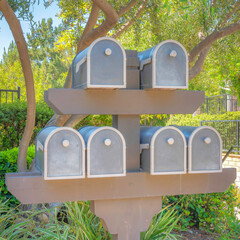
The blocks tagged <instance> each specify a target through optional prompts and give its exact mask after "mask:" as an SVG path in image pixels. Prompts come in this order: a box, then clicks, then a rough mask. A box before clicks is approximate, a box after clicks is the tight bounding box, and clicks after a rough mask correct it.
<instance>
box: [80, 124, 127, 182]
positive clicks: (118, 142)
mask: <svg viewBox="0 0 240 240" xmlns="http://www.w3.org/2000/svg"><path fill="white" fill-rule="evenodd" d="M79 133H80V134H81V135H82V136H83V138H84V140H85V143H86V146H87V176H88V177H89V178H97V177H118V176H126V143H125V139H124V137H123V136H122V134H121V133H120V132H119V131H118V130H117V129H115V128H113V127H94V126H85V127H82V128H80V129H79Z"/></svg>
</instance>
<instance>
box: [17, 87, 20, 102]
mask: <svg viewBox="0 0 240 240" xmlns="http://www.w3.org/2000/svg"><path fill="white" fill-rule="evenodd" d="M17 95H18V100H20V87H18V90H17Z"/></svg>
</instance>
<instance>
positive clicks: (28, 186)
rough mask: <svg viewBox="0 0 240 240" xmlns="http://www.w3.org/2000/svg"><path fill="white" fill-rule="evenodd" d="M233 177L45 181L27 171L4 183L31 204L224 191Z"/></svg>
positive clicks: (230, 172) (230, 173) (139, 175)
mask: <svg viewBox="0 0 240 240" xmlns="http://www.w3.org/2000/svg"><path fill="white" fill-rule="evenodd" d="M235 178H236V169H235V168H225V169H223V172H222V173H202V174H183V175H166V176H164V175H159V176H153V175H150V174H148V173H145V172H136V173H127V176H126V177H116V178H95V179H91V178H85V179H72V180H70V179H69V180H49V181H46V180H44V179H43V177H42V176H41V175H40V174H39V173H30V172H29V173H8V174H6V184H7V187H8V190H9V191H10V192H11V193H12V194H13V195H14V196H15V197H16V198H17V199H19V200H20V201H21V202H22V203H24V204H29V203H33V204H34V203H49V202H66V201H80V200H83V201H85V200H105V199H124V198H125V199H126V198H138V197H156V196H165V195H181V194H195V193H211V192H224V191H225V190H226V189H227V188H228V187H229V186H230V185H231V184H232V183H233V182H234V180H235Z"/></svg>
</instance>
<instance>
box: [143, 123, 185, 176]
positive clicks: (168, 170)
mask: <svg viewBox="0 0 240 240" xmlns="http://www.w3.org/2000/svg"><path fill="white" fill-rule="evenodd" d="M140 144H141V149H142V153H141V167H142V169H143V170H144V171H146V172H149V173H150V174H151V175H169V174H184V173H186V170H187V165H186V164H187V159H186V158H187V149H186V148H187V144H186V139H185V137H184V135H183V134H182V132H181V131H180V130H179V129H177V128H175V127H173V126H168V127H141V134H140Z"/></svg>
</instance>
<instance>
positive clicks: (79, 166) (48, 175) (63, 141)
mask: <svg viewBox="0 0 240 240" xmlns="http://www.w3.org/2000/svg"><path fill="white" fill-rule="evenodd" d="M35 155H36V156H35V160H36V168H37V169H38V170H40V171H41V172H42V173H43V176H44V179H45V180H51V179H73V178H84V177H85V143H84V140H83V138H82V136H81V135H80V134H79V133H78V132H77V131H76V130H74V129H72V128H69V127H46V128H43V129H42V130H41V131H40V132H39V133H38V135H37V138H36V154H35Z"/></svg>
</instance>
